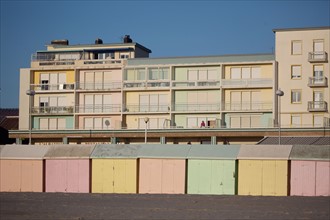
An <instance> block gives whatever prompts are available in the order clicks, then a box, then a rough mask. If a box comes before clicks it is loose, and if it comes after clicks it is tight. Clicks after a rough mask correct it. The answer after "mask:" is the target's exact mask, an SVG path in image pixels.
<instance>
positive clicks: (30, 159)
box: [0, 145, 48, 192]
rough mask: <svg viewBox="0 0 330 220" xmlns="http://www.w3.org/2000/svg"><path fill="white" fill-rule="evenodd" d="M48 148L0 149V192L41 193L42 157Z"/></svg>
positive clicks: (6, 146)
mask: <svg viewBox="0 0 330 220" xmlns="http://www.w3.org/2000/svg"><path fill="white" fill-rule="evenodd" d="M47 150H48V146H38V145H4V146H1V147H0V191H1V192H43V191H44V166H43V157H44V155H45V153H46V152H47Z"/></svg>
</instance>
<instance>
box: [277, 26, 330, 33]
mask: <svg viewBox="0 0 330 220" xmlns="http://www.w3.org/2000/svg"><path fill="white" fill-rule="evenodd" d="M327 29H330V26H321V27H301V28H278V29H277V28H276V29H273V32H274V33H275V32H283V31H309V30H311V31H312V30H327Z"/></svg>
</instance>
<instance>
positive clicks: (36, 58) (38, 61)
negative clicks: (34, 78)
mask: <svg viewBox="0 0 330 220" xmlns="http://www.w3.org/2000/svg"><path fill="white" fill-rule="evenodd" d="M122 63H123V60H122V59H85V58H84V56H83V53H82V52H72V53H35V54H32V57H31V67H41V66H59V65H105V64H107V65H108V64H117V65H118V64H120V65H121V64H122Z"/></svg>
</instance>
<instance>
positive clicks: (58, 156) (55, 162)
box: [44, 145, 94, 193]
mask: <svg viewBox="0 0 330 220" xmlns="http://www.w3.org/2000/svg"><path fill="white" fill-rule="evenodd" d="M93 149H94V145H54V146H51V147H50V149H49V150H48V151H47V153H46V154H45V157H44V158H45V164H46V165H45V175H46V183H45V191H46V192H77V193H78V192H79V193H88V192H90V159H89V157H90V154H91V153H92V151H93Z"/></svg>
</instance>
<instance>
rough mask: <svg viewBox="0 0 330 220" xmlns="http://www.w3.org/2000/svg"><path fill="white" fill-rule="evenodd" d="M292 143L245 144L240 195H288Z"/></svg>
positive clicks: (241, 156)
mask: <svg viewBox="0 0 330 220" xmlns="http://www.w3.org/2000/svg"><path fill="white" fill-rule="evenodd" d="M291 148H292V146H291V145H242V146H241V148H240V150H239V153H238V156H237V159H238V195H255V196H259V195H263V196H287V195H288V159H289V155H290V152H291Z"/></svg>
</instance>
